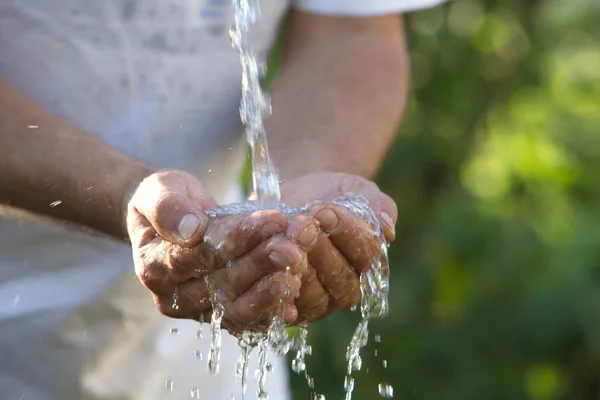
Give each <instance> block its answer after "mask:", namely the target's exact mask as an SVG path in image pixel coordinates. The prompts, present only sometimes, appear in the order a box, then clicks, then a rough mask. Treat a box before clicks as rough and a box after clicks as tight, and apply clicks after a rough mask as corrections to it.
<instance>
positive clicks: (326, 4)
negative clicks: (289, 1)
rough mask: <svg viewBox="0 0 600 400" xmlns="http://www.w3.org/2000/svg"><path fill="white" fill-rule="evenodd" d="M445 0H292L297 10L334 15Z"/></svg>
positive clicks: (367, 13) (405, 8)
mask: <svg viewBox="0 0 600 400" xmlns="http://www.w3.org/2000/svg"><path fill="white" fill-rule="evenodd" d="M444 1H446V0H294V1H293V6H294V7H295V8H297V9H299V10H303V11H309V12H312V13H316V14H324V15H334V16H375V15H384V14H390V13H406V12H409V11H414V10H419V9H423V8H427V7H433V6H435V5H438V4H440V3H443V2H444Z"/></svg>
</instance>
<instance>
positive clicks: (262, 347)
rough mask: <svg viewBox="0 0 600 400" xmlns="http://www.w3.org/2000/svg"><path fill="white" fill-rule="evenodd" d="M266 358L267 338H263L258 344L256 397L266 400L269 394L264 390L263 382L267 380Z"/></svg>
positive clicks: (259, 399) (267, 363)
mask: <svg viewBox="0 0 600 400" xmlns="http://www.w3.org/2000/svg"><path fill="white" fill-rule="evenodd" d="M268 365H269V362H268V359H267V340H265V339H264V338H263V339H262V340H261V341H260V343H259V344H258V368H257V369H256V381H257V389H256V398H257V399H258V400H268V399H269V394H268V393H267V391H266V390H265V383H266V382H267V372H269V371H268Z"/></svg>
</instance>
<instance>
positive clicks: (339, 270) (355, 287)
mask: <svg viewBox="0 0 600 400" xmlns="http://www.w3.org/2000/svg"><path fill="white" fill-rule="evenodd" d="M308 261H309V263H310V265H312V266H313V268H314V269H315V272H316V274H317V277H318V281H319V282H320V284H321V285H322V287H323V288H324V289H325V291H326V292H327V293H328V294H329V297H330V301H329V307H328V309H329V311H337V310H341V309H344V308H349V307H351V306H352V305H354V304H356V303H357V302H358V300H359V299H360V281H359V276H358V274H357V272H356V271H355V269H354V268H353V266H352V265H351V264H350V263H349V262H348V260H347V259H346V257H344V255H343V254H342V253H341V252H340V251H339V250H338V249H337V247H336V246H335V245H334V244H333V243H332V242H331V241H330V240H329V238H328V237H327V235H326V234H325V233H321V234H320V235H319V240H318V241H317V244H316V245H315V246H314V248H313V250H312V251H311V252H310V253H309V254H308ZM313 301H315V300H313ZM300 312H302V309H301V310H300Z"/></svg>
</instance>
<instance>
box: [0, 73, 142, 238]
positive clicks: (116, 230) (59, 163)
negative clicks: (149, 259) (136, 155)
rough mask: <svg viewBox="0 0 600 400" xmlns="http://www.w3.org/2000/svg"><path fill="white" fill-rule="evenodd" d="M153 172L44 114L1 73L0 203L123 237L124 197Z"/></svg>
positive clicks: (125, 232)
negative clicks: (52, 205) (56, 202)
mask: <svg viewBox="0 0 600 400" xmlns="http://www.w3.org/2000/svg"><path fill="white" fill-rule="evenodd" d="M30 126H35V127H37V128H30ZM152 172H153V171H152V170H151V169H150V168H149V167H147V166H145V165H143V164H141V163H140V162H138V161H135V160H133V159H131V158H129V157H127V156H125V155H124V154H121V153H119V152H117V151H115V150H113V149H111V148H110V147H108V146H105V145H104V144H102V143H100V142H99V141H97V140H95V139H94V138H92V137H91V136H89V135H86V134H84V133H82V132H80V131H78V130H77V129H76V128H74V127H73V126H70V125H68V124H66V123H65V122H63V121H61V120H60V119H58V118H56V117H54V116H52V115H50V114H48V113H47V112H45V111H44V110H42V109H41V108H39V107H38V106H37V105H36V104H35V103H34V102H32V101H31V100H30V99H28V98H27V97H26V96H25V95H24V94H22V93H21V92H19V91H17V90H16V89H15V88H13V87H12V86H11V85H10V84H9V83H7V82H6V81H5V80H3V79H1V78H0V203H4V204H9V205H11V206H15V207H18V208H22V209H25V210H28V211H30V212H33V213H36V214H41V215H45V216H48V217H53V218H58V219H61V220H67V221H69V222H73V223H76V224H79V225H84V226H87V227H89V228H92V229H94V230H97V231H100V232H103V233H106V234H109V235H112V236H114V237H116V238H118V239H120V240H124V239H125V238H126V237H127V230H126V226H125V212H126V202H127V200H128V198H129V195H130V194H132V193H133V190H135V188H136V187H137V185H138V184H139V182H140V181H141V180H142V179H143V178H144V177H146V176H148V175H150V174H151V173H152ZM58 200H60V201H61V203H60V204H59V205H57V206H55V207H51V206H50V204H51V203H53V202H55V201H58Z"/></svg>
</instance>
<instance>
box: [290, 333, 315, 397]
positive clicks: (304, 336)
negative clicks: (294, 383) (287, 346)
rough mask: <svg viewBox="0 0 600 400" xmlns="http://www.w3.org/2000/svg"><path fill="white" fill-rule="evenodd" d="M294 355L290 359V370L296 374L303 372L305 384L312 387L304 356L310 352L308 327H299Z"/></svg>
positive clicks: (312, 383)
mask: <svg viewBox="0 0 600 400" xmlns="http://www.w3.org/2000/svg"><path fill="white" fill-rule="evenodd" d="M295 347H296V357H295V358H294V359H293V360H292V371H294V372H295V373H297V374H301V373H304V377H305V378H306V384H307V385H308V387H309V388H310V389H314V381H313V379H312V378H311V377H310V375H309V374H308V370H307V369H306V356H309V355H311V354H312V347H311V346H310V345H309V344H308V329H307V328H300V334H299V336H298V339H297V341H296V346H295Z"/></svg>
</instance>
